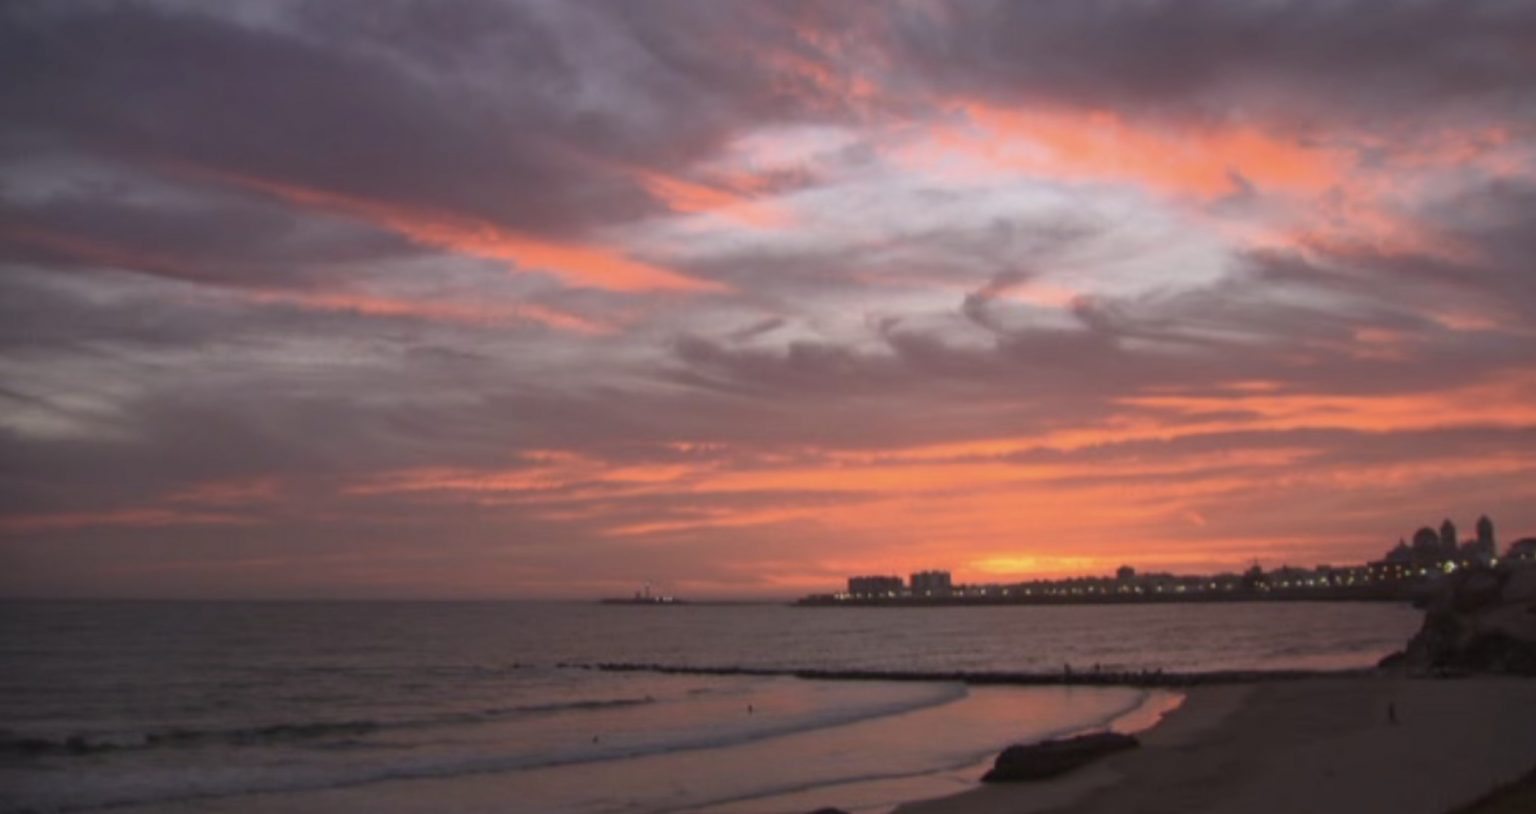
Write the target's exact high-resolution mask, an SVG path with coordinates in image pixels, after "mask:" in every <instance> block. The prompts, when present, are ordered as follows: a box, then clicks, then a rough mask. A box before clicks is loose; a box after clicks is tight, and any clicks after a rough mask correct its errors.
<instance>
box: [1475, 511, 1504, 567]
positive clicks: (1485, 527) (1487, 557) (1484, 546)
mask: <svg viewBox="0 0 1536 814" xmlns="http://www.w3.org/2000/svg"><path fill="white" fill-rule="evenodd" d="M1477 556H1478V558H1479V559H1481V560H1482V561H1483V562H1491V561H1492V560H1493V558H1495V557H1497V556H1499V546H1498V543H1496V542H1495V541H1494V539H1493V521H1492V520H1489V519H1488V515H1486V514H1485V515H1483V516H1482V517H1479V518H1477Z"/></svg>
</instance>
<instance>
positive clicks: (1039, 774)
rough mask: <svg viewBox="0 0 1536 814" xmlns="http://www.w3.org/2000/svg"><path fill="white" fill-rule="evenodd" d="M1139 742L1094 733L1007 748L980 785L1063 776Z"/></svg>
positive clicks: (1108, 733) (1117, 734) (1114, 734)
mask: <svg viewBox="0 0 1536 814" xmlns="http://www.w3.org/2000/svg"><path fill="white" fill-rule="evenodd" d="M1140 743H1141V742H1140V741H1138V740H1136V738H1134V737H1132V736H1130V735H1122V734H1121V733H1119V732H1095V733H1093V734H1090V735H1078V736H1077V737H1075V738H1064V739H1061V740H1048V741H1043V742H1041V743H1036V744H1030V745H1027V746H1024V745H1016V746H1010V747H1008V748H1007V749H1004V750H1003V751H1002V754H999V755H998V756H997V761H996V762H995V763H993V765H992V770H991V771H989V772H987V773H986V775H984V776H983V777H982V778H981V780H982V782H984V783H1008V782H1014V781H1020V780H1045V779H1047V778H1051V777H1056V776H1057V775H1062V774H1066V773H1067V772H1070V771H1072V770H1073V769H1076V768H1077V767H1079V766H1082V765H1085V764H1087V763H1090V762H1092V761H1094V760H1097V759H1099V758H1101V757H1103V756H1105V755H1108V754H1113V753H1115V752H1120V751H1124V750H1126V749H1133V748H1135V747H1136V746H1139V745H1140Z"/></svg>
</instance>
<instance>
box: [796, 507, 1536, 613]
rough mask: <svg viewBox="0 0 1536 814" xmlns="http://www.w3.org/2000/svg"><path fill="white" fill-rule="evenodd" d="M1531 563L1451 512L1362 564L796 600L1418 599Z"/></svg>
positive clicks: (927, 575) (854, 581) (859, 588)
mask: <svg viewBox="0 0 1536 814" xmlns="http://www.w3.org/2000/svg"><path fill="white" fill-rule="evenodd" d="M1499 562H1505V563H1508V564H1510V565H1515V566H1523V565H1530V566H1536V537H1527V538H1524V539H1521V540H1517V541H1515V542H1513V543H1511V544H1510V545H1509V547H1508V548H1507V549H1506V550H1505V552H1504V554H1503V556H1502V557H1501V556H1499V554H1498V544H1497V541H1496V540H1495V537H1494V529H1493V521H1492V520H1490V519H1488V517H1487V516H1483V517H1480V518H1478V520H1477V524H1476V536H1475V537H1473V538H1471V539H1468V540H1465V541H1461V542H1458V538H1457V534H1456V525H1455V524H1454V523H1452V522H1451V521H1450V520H1449V519H1447V520H1445V521H1444V522H1443V523H1441V524H1440V528H1439V529H1435V528H1433V527H1430V526H1425V527H1423V528H1420V529H1419V530H1418V531H1416V532H1414V534H1413V537H1412V541H1411V542H1410V541H1408V540H1406V539H1399V540H1398V543H1397V545H1396V546H1394V547H1393V548H1392V549H1390V550H1389V551H1387V552H1386V554H1384V555H1383V556H1382V558H1381V559H1378V560H1374V561H1372V562H1368V563H1365V564H1362V565H1346V566H1332V565H1318V566H1316V567H1313V568H1296V567H1292V566H1284V567H1281V568H1276V569H1273V570H1270V571H1265V570H1263V569H1262V568H1260V567H1259V566H1258V565H1254V566H1253V567H1252V568H1250V569H1248V570H1247V571H1245V572H1242V573H1235V572H1227V573H1219V574H1195V575H1190V574H1178V575H1176V574H1170V573H1138V572H1137V571H1136V569H1134V568H1132V567H1131V566H1129V565H1124V566H1121V567H1120V568H1119V569H1117V570H1116V571H1115V573H1114V575H1113V576H1102V577H1073V578H1069V579H1056V580H1032V581H1028V582H1015V583H983V584H974V585H965V584H955V583H954V582H953V580H952V579H951V576H950V573H949V572H948V571H939V570H933V571H919V572H917V573H915V574H912V575H911V578H910V580H903V579H902V578H901V577H900V576H893V575H891V576H888V575H870V576H854V577H849V578H848V584H847V588H846V589H845V590H842V591H838V592H836V593H829V594H812V595H810V596H807V597H804V598H803V599H800V600H799V601H797V602H796V603H795V604H797V605H808V606H914V605H1075V604H1128V603H1146V602H1273V601H1282V602H1286V601H1288V602H1303V601H1313V602H1315V601H1368V602H1408V601H1419V600H1422V599H1424V598H1425V597H1427V596H1428V595H1429V594H1431V593H1432V592H1433V591H1434V589H1435V586H1436V585H1437V584H1438V583H1439V582H1440V581H1441V580H1443V579H1444V578H1445V577H1446V575H1448V574H1453V573H1455V572H1456V571H1458V570H1463V569H1466V568H1471V567H1473V566H1478V565H1494V564H1497V563H1499Z"/></svg>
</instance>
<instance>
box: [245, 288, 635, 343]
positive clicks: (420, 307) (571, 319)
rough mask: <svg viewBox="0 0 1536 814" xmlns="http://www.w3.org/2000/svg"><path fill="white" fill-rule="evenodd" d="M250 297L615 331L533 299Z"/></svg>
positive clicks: (477, 321) (445, 318)
mask: <svg viewBox="0 0 1536 814" xmlns="http://www.w3.org/2000/svg"><path fill="white" fill-rule="evenodd" d="M246 298H247V299H250V300H254V301H257V302H263V303H282V304H286V305H293V306H295V307H298V308H304V309H306V310H315V311H333V312H342V313H355V314H365V315H369V316H382V317H408V318H411V319H422V320H430V321H437V322H459V323H465V324H471V325H496V324H500V323H505V322H525V321H526V322H537V323H540V324H542V325H545V326H547V327H550V328H556V329H559V330H562V331H570V332H573V333H584V334H606V333H612V332H613V331H614V330H615V328H614V326H612V325H606V324H603V323H600V322H594V321H592V320H589V319H585V318H583V317H579V316H577V315H575V314H571V313H567V312H565V311H557V310H555V309H553V308H546V307H544V306H540V305H534V304H532V303H493V302H486V303H480V304H476V305H465V304H459V303H452V302H430V301H420V300H402V299H396V298H391V297H379V296H370V295H366V294H348V293H342V292H314V291H257V292H251V293H249V294H247V295H246Z"/></svg>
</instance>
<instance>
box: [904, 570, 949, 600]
mask: <svg viewBox="0 0 1536 814" xmlns="http://www.w3.org/2000/svg"><path fill="white" fill-rule="evenodd" d="M953 591H954V585H953V584H952V583H951V582H950V578H949V572H948V571H918V572H917V573H915V574H913V575H912V595H913V596H949V595H950V593H951V592H953Z"/></svg>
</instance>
